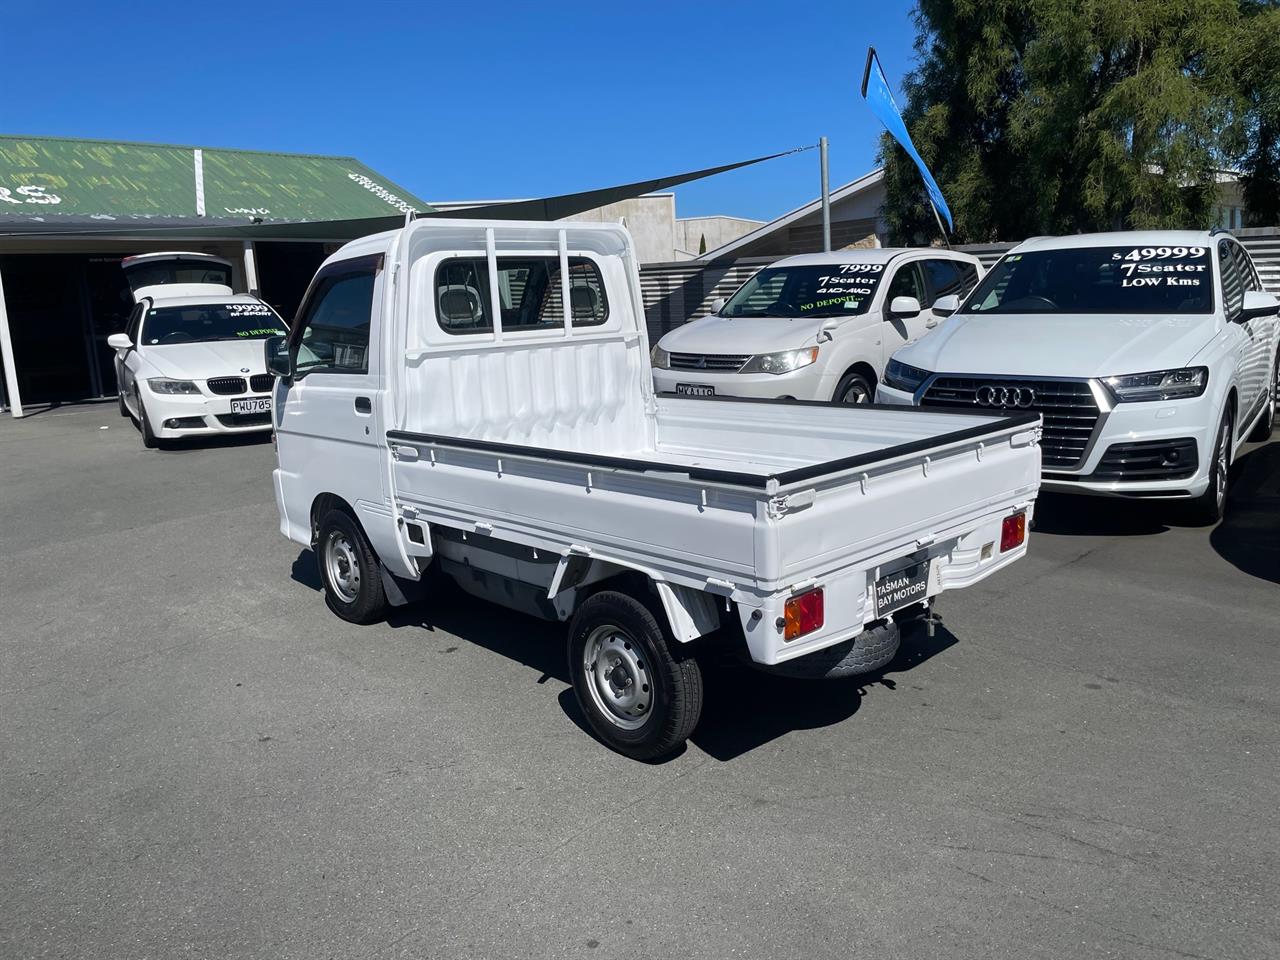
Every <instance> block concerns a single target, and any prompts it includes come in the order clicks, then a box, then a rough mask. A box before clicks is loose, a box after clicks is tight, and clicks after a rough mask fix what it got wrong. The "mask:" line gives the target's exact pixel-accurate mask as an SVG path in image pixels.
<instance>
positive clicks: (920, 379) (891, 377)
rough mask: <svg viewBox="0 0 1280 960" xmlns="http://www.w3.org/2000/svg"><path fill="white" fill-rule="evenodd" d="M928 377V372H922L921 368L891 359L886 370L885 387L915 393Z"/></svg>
mask: <svg viewBox="0 0 1280 960" xmlns="http://www.w3.org/2000/svg"><path fill="white" fill-rule="evenodd" d="M928 376H929V371H928V370H921V369H920V368H919V367H913V366H911V365H910V364H909V363H903V362H902V361H901V360H894V359H892V358H891V359H890V360H889V365H888V366H886V367H885V368H884V385H885V386H886V387H892V388H893V389H894V390H905V391H906V392H907V393H915V392H916V391H917V390H919V389H920V384H922V383H924V381H925V379H926V378H927V377H928Z"/></svg>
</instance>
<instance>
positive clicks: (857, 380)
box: [831, 370, 875, 404]
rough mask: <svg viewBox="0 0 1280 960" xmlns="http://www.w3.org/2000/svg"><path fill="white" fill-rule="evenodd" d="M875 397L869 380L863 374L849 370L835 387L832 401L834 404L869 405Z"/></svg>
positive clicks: (873, 388)
mask: <svg viewBox="0 0 1280 960" xmlns="http://www.w3.org/2000/svg"><path fill="white" fill-rule="evenodd" d="M874 396H875V387H873V386H872V385H871V380H870V378H869V377H867V375H866V374H864V373H859V372H858V371H856V370H850V371H849V372H848V373H846V374H845V375H844V376H843V377H841V378H840V382H839V383H838V384H837V385H836V392H835V396H833V397H832V398H831V399H833V400H834V401H835V402H836V403H852V404H859V403H870V402H871V400H872V398H873V397H874Z"/></svg>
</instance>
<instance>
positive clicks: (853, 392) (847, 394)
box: [840, 380, 871, 404]
mask: <svg viewBox="0 0 1280 960" xmlns="http://www.w3.org/2000/svg"><path fill="white" fill-rule="evenodd" d="M840 402H841V403H852V404H859V403H870V402H871V393H870V392H869V391H868V390H867V386H866V384H864V383H863V382H862V381H861V380H854V381H853V383H851V384H849V386H847V387H845V388H844V395H843V396H841V397H840Z"/></svg>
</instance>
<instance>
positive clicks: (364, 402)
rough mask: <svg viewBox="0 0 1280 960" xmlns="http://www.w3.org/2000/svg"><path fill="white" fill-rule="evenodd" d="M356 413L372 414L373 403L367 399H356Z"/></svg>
mask: <svg viewBox="0 0 1280 960" xmlns="http://www.w3.org/2000/svg"><path fill="white" fill-rule="evenodd" d="M356 413H373V401H372V400H370V399H369V398H368V397H356Z"/></svg>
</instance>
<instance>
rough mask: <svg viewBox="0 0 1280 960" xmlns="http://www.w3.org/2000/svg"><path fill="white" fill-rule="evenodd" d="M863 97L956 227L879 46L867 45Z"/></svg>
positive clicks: (938, 207) (949, 226) (949, 224)
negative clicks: (906, 119)
mask: <svg viewBox="0 0 1280 960" xmlns="http://www.w3.org/2000/svg"><path fill="white" fill-rule="evenodd" d="M862 99H863V100H865V101H867V106H869V107H870V108H871V112H872V113H874V114H875V115H876V118H877V119H878V120H879V121H880V122H881V123H882V124H884V128H885V129H886V130H888V131H889V135H890V136H891V137H893V139H895V140H897V141H898V143H899V144H901V145H902V149H903V150H905V151H907V156H909V157H910V158H911V159H912V160H914V161H915V162H916V166H917V167H919V168H920V176H921V177H922V178H923V179H924V188H925V190H926V191H928V194H929V200H930V202H932V203H933V209H934V212H935V213H937V214H938V216H940V217H942V218H943V219H945V220H946V221H947V229H948V230H954V229H955V226H954V225H953V224H952V222H951V210H950V208H948V207H947V201H946V200H944V199H943V197H942V191H941V190H940V189H939V188H938V182H937V181H936V180H934V179H933V174H931V173H930V172H929V168H928V167H926V166H925V165H924V161H923V160H921V159H920V154H919V153H918V152H917V151H916V145H915V144H914V143H912V142H911V134H909V133H907V125H906V124H905V123H903V122H902V112H901V111H900V110H898V104H897V103H895V102H894V99H893V91H892V90H890V89H889V81H888V80H886V79H885V77H884V70H882V69H881V67H880V58H879V57H877V56H876V48H875V47H868V48H867V69H866V71H865V72H864V73H863V75H862Z"/></svg>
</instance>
